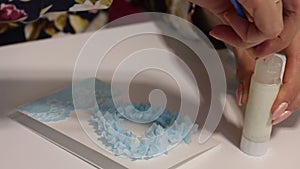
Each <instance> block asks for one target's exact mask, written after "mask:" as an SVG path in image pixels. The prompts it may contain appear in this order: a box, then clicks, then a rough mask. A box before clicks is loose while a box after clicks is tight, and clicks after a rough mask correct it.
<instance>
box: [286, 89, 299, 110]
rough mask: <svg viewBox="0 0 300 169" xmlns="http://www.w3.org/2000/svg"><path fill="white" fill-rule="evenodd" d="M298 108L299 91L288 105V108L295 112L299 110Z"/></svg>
mask: <svg viewBox="0 0 300 169" xmlns="http://www.w3.org/2000/svg"><path fill="white" fill-rule="evenodd" d="M299 108H300V93H299V92H298V95H297V96H296V98H295V100H294V101H293V102H292V104H291V105H290V106H289V107H288V110H290V111H292V112H295V111H297V110H299Z"/></svg>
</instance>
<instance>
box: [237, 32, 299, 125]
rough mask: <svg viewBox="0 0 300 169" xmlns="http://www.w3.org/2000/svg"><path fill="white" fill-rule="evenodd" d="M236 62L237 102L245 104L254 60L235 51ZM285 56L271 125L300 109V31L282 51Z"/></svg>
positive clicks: (238, 50) (243, 53) (243, 51)
mask: <svg viewBox="0 0 300 169" xmlns="http://www.w3.org/2000/svg"><path fill="white" fill-rule="evenodd" d="M234 52H235V55H236V61H237V77H238V80H239V87H238V89H237V92H236V95H237V102H238V103H239V105H242V104H245V103H246V102H247V99H248V91H249V87H250V78H251V75H252V73H253V71H254V66H255V59H254V58H253V57H251V55H250V54H249V52H248V51H247V50H245V49H241V48H239V49H237V48H236V49H235V51H234ZM282 52H283V54H285V55H286V56H287V63H286V68H285V74H284V78H283V84H282V86H281V88H280V91H279V94H278V96H277V98H276V100H275V102H274V104H273V107H272V119H273V125H275V124H278V123H280V122H282V121H283V120H285V119H286V118H288V117H289V116H290V115H291V114H292V112H295V111H296V110H297V109H299V108H300V31H299V33H298V34H297V35H296V37H295V38H294V39H293V40H292V42H291V43H290V45H289V46H288V47H287V48H286V49H285V50H283V51H282Z"/></svg>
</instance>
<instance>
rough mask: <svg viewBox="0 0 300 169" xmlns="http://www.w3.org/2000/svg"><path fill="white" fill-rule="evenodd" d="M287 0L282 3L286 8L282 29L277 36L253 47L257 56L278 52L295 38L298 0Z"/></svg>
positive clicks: (298, 24)
mask: <svg viewBox="0 0 300 169" xmlns="http://www.w3.org/2000/svg"><path fill="white" fill-rule="evenodd" d="M284 2H286V1H284ZM288 2H289V3H288V4H287V3H285V4H284V5H285V8H286V9H285V11H286V12H284V15H285V16H284V30H283V31H282V33H281V34H280V35H279V36H278V37H276V38H274V39H272V40H267V41H265V42H263V43H262V44H260V45H258V46H257V47H255V53H256V54H257V56H264V55H267V54H270V53H275V52H279V51H281V50H283V49H285V48H286V47H287V46H288V45H289V44H290V43H291V41H292V40H293V39H294V38H295V35H296V34H297V32H298V31H299V28H300V22H299V21H300V0H296V1H288ZM297 6H298V7H297ZM298 36H299V35H298Z"/></svg>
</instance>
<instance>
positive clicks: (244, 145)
mask: <svg viewBox="0 0 300 169" xmlns="http://www.w3.org/2000/svg"><path fill="white" fill-rule="evenodd" d="M240 149H241V150H242V151H243V152H244V153H246V154H248V155H251V156H262V155H264V154H265V153H266V152H267V150H268V141H266V142H254V141H251V140H249V139H247V138H246V137H244V136H242V140H241V144H240Z"/></svg>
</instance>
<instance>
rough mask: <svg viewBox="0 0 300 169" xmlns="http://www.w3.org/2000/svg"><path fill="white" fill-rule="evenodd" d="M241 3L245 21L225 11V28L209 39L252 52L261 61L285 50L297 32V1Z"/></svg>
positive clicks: (299, 19)
mask: <svg viewBox="0 0 300 169" xmlns="http://www.w3.org/2000/svg"><path fill="white" fill-rule="evenodd" d="M198 1H205V0H198ZM223 1H224V0H223ZM240 3H241V4H242V5H243V7H244V8H245V10H246V11H247V13H248V18H249V19H248V21H247V20H245V19H243V18H241V17H239V16H237V12H236V11H235V10H232V9H231V10H230V9H228V10H227V11H226V12H223V18H224V20H225V22H224V23H226V24H224V25H218V26H216V27H215V28H214V29H213V30H212V31H211V35H212V36H214V37H215V38H217V39H219V40H222V41H224V42H226V43H228V44H230V45H232V46H235V47H239V48H253V51H252V52H254V53H255V55H256V56H258V57H263V56H265V55H268V54H271V53H276V52H279V51H281V50H283V49H285V48H287V46H289V44H290V43H291V41H292V40H293V38H294V37H295V35H296V33H297V32H298V31H299V29H300V0H282V1H281V0H266V1H259V0H251V1H250V0H240ZM204 7H205V4H204ZM208 7H210V6H208Z"/></svg>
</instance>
